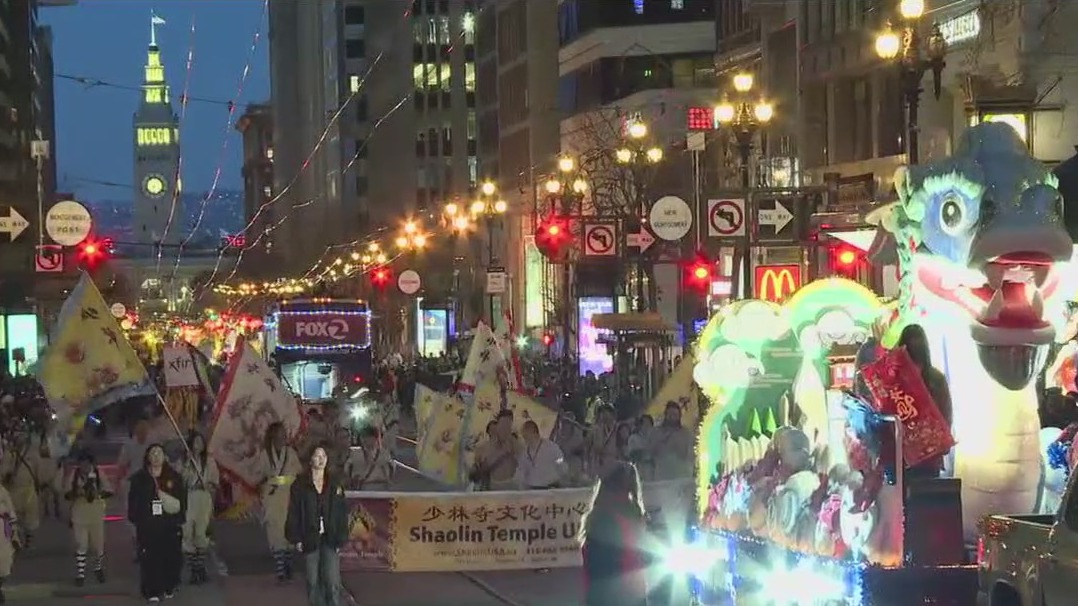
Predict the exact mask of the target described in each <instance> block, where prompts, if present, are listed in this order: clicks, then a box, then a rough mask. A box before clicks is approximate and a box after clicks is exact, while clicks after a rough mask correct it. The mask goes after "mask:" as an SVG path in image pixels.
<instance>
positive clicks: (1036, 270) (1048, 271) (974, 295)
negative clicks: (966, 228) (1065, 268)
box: [918, 252, 1059, 389]
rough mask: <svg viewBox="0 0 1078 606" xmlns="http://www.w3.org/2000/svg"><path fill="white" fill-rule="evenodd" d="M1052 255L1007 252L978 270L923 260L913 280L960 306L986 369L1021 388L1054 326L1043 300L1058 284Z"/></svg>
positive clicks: (1037, 365)
mask: <svg viewBox="0 0 1078 606" xmlns="http://www.w3.org/2000/svg"><path fill="white" fill-rule="evenodd" d="M1054 266H1055V259H1053V258H1052V257H1051V256H1050V255H1046V254H1041V253H1022V252H1019V253H1009V254H1006V255H1002V256H999V257H996V258H993V259H991V260H989V261H987V262H986V263H985V264H984V266H983V268H982V271H980V272H977V271H972V270H965V269H963V268H958V267H956V266H954V265H948V264H935V263H927V264H924V265H922V266H921V267H920V268H919V270H918V279H919V281H920V282H921V284H923V285H924V287H925V288H926V289H927V290H928V291H929V292H931V293H932V294H933V295H935V296H937V297H939V298H940V299H943V300H945V301H948V302H950V303H952V304H954V305H955V306H956V307H958V308H959V309H962V310H964V311H965V312H966V313H967V314H968V315H969V318H970V333H971V336H972V337H973V341H974V342H975V343H976V344H977V349H978V353H979V355H980V358H981V362H982V363H983V364H984V367H985V370H987V371H988V373H989V374H990V375H991V376H992V377H993V378H994V379H996V380H997V381H999V383H1000V384H1001V385H1004V386H1005V387H1007V388H1009V389H1021V388H1022V387H1024V386H1026V385H1027V384H1029V382H1030V381H1031V380H1032V378H1033V376H1034V375H1035V374H1036V372H1037V371H1038V369H1039V368H1040V367H1041V366H1043V364H1044V359H1045V357H1046V356H1047V349H1048V345H1050V344H1051V343H1052V340H1053V339H1054V338H1055V328H1054V327H1053V326H1052V324H1051V323H1050V322H1049V321H1048V320H1047V319H1046V318H1045V313H1044V309H1045V301H1046V300H1049V299H1051V297H1052V296H1053V295H1054V294H1055V292H1056V290H1057V289H1058V287H1059V276H1058V275H1057V274H1056V273H1055V272H1053V271H1052V270H1053V268H1054Z"/></svg>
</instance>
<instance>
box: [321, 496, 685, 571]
mask: <svg viewBox="0 0 1078 606" xmlns="http://www.w3.org/2000/svg"><path fill="white" fill-rule="evenodd" d="M592 493H593V491H592V489H591V488H571V489H559V490H531V491H517V492H455V493H416V492H382V493H376V492H370V493H366V492H349V493H348V500H349V504H350V506H351V510H352V514H351V520H350V522H351V524H350V542H349V546H348V548H346V549H342V550H341V566H342V568H344V569H345V570H391V571H394V572H460V571H467V570H529V569H537V568H562V567H572V566H580V563H581V560H580V540H579V536H580V525H581V523H582V520H583V518H584V516H585V514H586V513H587V512H588V508H589V507H590V506H591V498H592ZM644 502H645V507H646V508H647V509H648V511H649V512H654V513H658V514H660V515H664V516H667V515H676V514H677V513H680V512H684V515H685V516H688V515H690V513H691V511H692V481H691V480H673V481H666V482H650V483H647V484H645V485H644ZM681 522H682V523H684V522H685V518H681Z"/></svg>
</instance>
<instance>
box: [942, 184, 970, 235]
mask: <svg viewBox="0 0 1078 606" xmlns="http://www.w3.org/2000/svg"><path fill="white" fill-rule="evenodd" d="M965 218H966V207H965V205H964V204H963V203H962V200H960V199H959V198H958V196H955V195H954V194H949V195H948V196H947V197H946V198H944V199H943V204H941V205H940V227H941V228H942V229H943V231H944V232H946V233H948V234H951V235H954V234H955V233H956V232H958V231H959V230H960V229H961V228H962V225H963V224H964V223H965Z"/></svg>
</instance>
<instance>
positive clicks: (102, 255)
mask: <svg viewBox="0 0 1078 606" xmlns="http://www.w3.org/2000/svg"><path fill="white" fill-rule="evenodd" d="M109 254H110V250H109V247H108V246H107V245H106V242H105V241H103V240H99V239H97V238H95V237H93V236H89V237H87V238H86V239H85V240H83V241H82V242H81V243H80V244H79V245H78V247H77V249H76V251H75V258H76V260H77V261H78V263H79V265H81V266H82V267H84V268H86V269H96V268H97V266H99V265H101V264H102V263H104V262H105V261H107V260H108V258H109Z"/></svg>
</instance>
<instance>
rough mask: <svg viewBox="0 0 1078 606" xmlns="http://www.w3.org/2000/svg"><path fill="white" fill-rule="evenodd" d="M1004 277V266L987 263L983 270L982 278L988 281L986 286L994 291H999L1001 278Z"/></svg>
mask: <svg viewBox="0 0 1078 606" xmlns="http://www.w3.org/2000/svg"><path fill="white" fill-rule="evenodd" d="M1005 275H1007V266H1005V265H1000V264H998V263H989V264H988V266H987V267H985V268H984V277H985V279H986V280H987V281H988V286H990V287H992V289H994V290H999V287H1000V286H1003V277H1004V276H1005Z"/></svg>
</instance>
